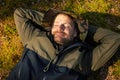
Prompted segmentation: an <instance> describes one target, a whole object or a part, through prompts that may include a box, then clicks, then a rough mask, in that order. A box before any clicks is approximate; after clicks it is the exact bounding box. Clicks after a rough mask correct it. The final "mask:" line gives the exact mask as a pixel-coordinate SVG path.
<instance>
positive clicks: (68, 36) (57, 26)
mask: <svg viewBox="0 0 120 80" xmlns="http://www.w3.org/2000/svg"><path fill="white" fill-rule="evenodd" d="M74 27H75V26H74V24H73V21H72V19H71V18H69V17H68V16H67V15H65V14H58V15H57V17H56V18H55V20H54V23H53V26H52V31H51V33H52V35H53V37H54V41H55V42H56V43H58V44H60V45H65V44H67V43H69V42H71V41H72V40H73V39H74V37H76V30H75V28H74Z"/></svg>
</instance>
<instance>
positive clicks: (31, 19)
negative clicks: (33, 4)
mask: <svg viewBox="0 0 120 80" xmlns="http://www.w3.org/2000/svg"><path fill="white" fill-rule="evenodd" d="M43 17H44V14H43V13H41V12H38V11H35V10H29V9H23V8H18V9H16V10H15V12H14V20H15V24H16V28H17V30H18V33H19V35H20V38H21V40H22V43H23V45H25V44H27V42H29V41H30V40H31V38H32V37H33V36H34V34H36V33H39V32H40V30H39V29H38V28H36V27H35V25H34V24H33V23H36V24H37V25H41V24H42V21H43Z"/></svg>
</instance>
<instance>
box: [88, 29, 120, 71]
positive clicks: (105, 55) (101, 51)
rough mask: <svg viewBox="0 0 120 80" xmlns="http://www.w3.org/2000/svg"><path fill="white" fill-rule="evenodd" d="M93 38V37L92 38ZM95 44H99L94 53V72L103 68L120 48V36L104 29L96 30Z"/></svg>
mask: <svg viewBox="0 0 120 80" xmlns="http://www.w3.org/2000/svg"><path fill="white" fill-rule="evenodd" d="M90 37H91V36H90ZM92 38H93V40H94V42H96V43H98V44H97V46H96V47H95V48H94V49H93V52H92V67H91V69H92V70H93V71H95V70H97V69H99V68H100V67H101V66H103V65H104V64H105V63H106V62H107V61H108V60H109V59H110V58H111V57H112V56H113V55H114V54H115V53H116V52H117V50H118V49H119V48H120V34H119V33H115V32H113V31H110V30H106V29H103V28H98V29H96V31H95V30H94V35H93V37H92Z"/></svg>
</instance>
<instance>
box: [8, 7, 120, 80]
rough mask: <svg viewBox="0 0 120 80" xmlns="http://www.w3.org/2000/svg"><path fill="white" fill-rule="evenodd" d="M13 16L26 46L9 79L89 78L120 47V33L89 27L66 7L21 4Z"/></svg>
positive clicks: (64, 79) (77, 79) (71, 79)
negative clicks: (33, 7) (43, 10)
mask: <svg viewBox="0 0 120 80" xmlns="http://www.w3.org/2000/svg"><path fill="white" fill-rule="evenodd" d="M14 19H15V24H16V27H17V30H18V33H19V35H20V37H21V40H22V43H23V45H24V46H26V47H25V50H24V52H23V56H22V58H21V60H20V62H19V63H18V64H17V66H16V67H15V69H13V71H12V72H11V73H10V75H9V77H8V80H62V79H63V80H86V79H87V77H86V76H87V75H89V74H90V72H92V71H96V70H98V69H99V68H100V67H101V66H103V65H104V64H105V63H106V62H107V61H108V60H109V59H110V58H111V57H112V56H113V55H114V54H115V53H116V51H117V50H118V48H120V47H119V46H120V34H118V33H115V32H112V31H110V30H106V29H102V28H97V27H92V26H89V27H88V24H87V23H86V22H84V21H80V20H79V19H77V17H76V16H74V15H73V14H71V15H70V14H69V12H66V11H56V12H55V11H53V10H49V11H48V12H46V13H45V14H43V13H41V12H38V11H34V10H29V9H23V8H19V9H16V11H15V13H14ZM47 21H49V22H50V25H49V26H52V29H51V30H49V31H48V30H47V29H46V27H45V26H43V24H44V25H45V22H47Z"/></svg>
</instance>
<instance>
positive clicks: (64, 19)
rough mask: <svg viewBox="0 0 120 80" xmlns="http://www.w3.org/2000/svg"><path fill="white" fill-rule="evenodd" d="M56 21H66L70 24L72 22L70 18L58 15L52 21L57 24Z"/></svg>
mask: <svg viewBox="0 0 120 80" xmlns="http://www.w3.org/2000/svg"><path fill="white" fill-rule="evenodd" d="M58 21H60V22H61V21H66V22H69V23H71V22H72V18H70V17H69V16H68V15H66V14H58V15H57V16H56V18H55V20H54V22H58Z"/></svg>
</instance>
